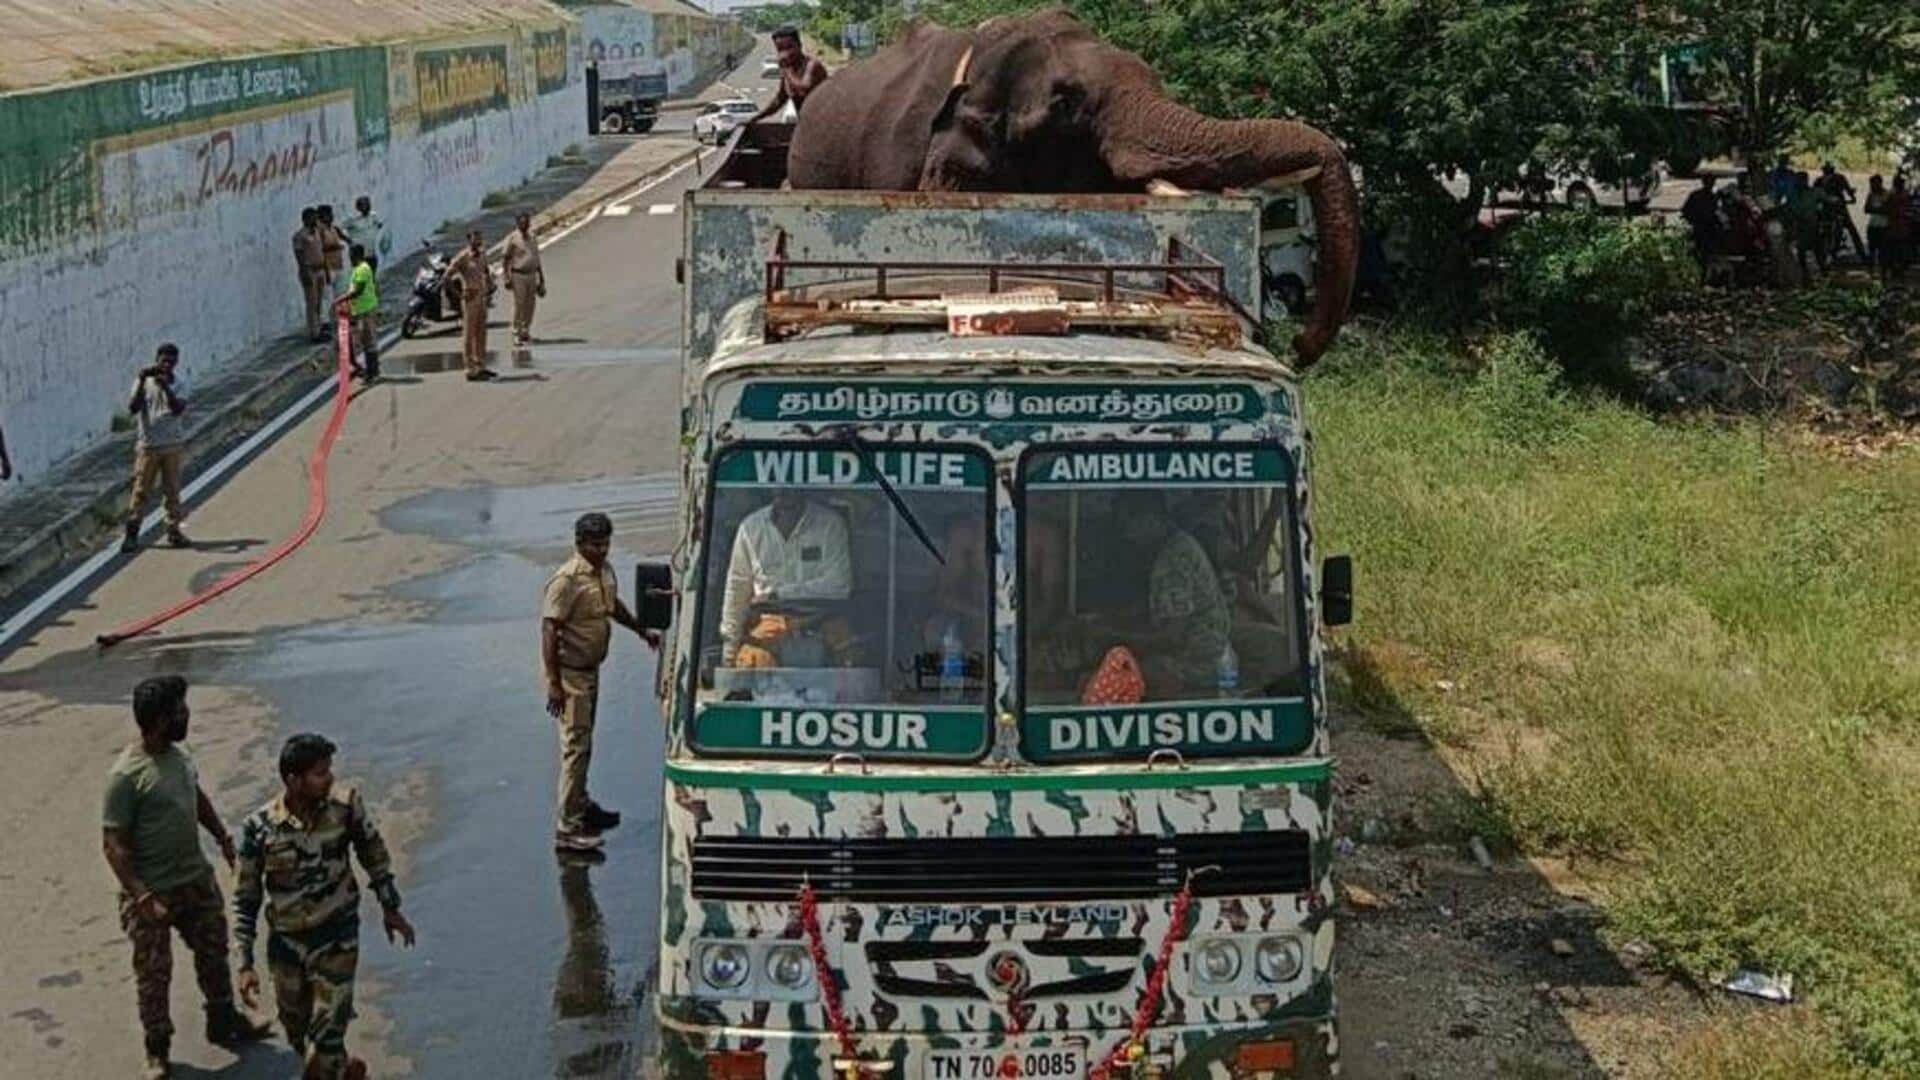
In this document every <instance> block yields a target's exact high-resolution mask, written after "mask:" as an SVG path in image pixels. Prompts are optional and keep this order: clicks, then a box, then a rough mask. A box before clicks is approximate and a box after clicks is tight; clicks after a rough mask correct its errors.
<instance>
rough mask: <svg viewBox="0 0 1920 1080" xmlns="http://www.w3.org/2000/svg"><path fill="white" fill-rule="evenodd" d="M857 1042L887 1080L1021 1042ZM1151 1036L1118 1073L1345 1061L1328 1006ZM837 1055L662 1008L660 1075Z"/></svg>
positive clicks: (1260, 1078)
mask: <svg viewBox="0 0 1920 1080" xmlns="http://www.w3.org/2000/svg"><path fill="white" fill-rule="evenodd" d="M1124 1037H1125V1033H1124V1032H1116V1033H1100V1034H1090V1033H1081V1032H1071V1031H1068V1032H1058V1031H1048V1032H1040V1033H1036V1034H1033V1035H1030V1036H1027V1037H1025V1038H1024V1039H1022V1040H1020V1042H1019V1047H1020V1048H1033V1049H1041V1048H1045V1047H1059V1046H1062V1045H1077V1046H1080V1047H1084V1048H1085V1051H1086V1060H1087V1067H1088V1069H1089V1070H1091V1069H1092V1067H1093V1066H1094V1065H1095V1064H1096V1063H1098V1062H1099V1061H1101V1060H1102V1059H1103V1058H1105V1056H1106V1055H1107V1053H1108V1052H1109V1051H1111V1050H1112V1049H1113V1048H1114V1046H1115V1045H1117V1044H1118V1043H1119V1042H1121V1040H1122V1039H1123V1038H1124ZM855 1042H856V1045H857V1046H858V1049H859V1051H860V1054H861V1057H862V1058H863V1059H865V1060H869V1061H880V1062H887V1063H890V1064H891V1066H892V1067H891V1069H889V1070H888V1071H886V1072H885V1073H882V1074H881V1075H883V1076H885V1077H886V1078H887V1080H940V1077H939V1076H938V1075H936V1073H935V1071H934V1069H933V1066H932V1064H931V1062H932V1058H933V1056H934V1055H933V1051H934V1050H936V1049H941V1050H952V1049H967V1050H982V1051H1006V1050H1013V1049H1015V1047H1013V1046H1009V1045H1008V1044H1007V1043H1005V1042H1004V1041H1003V1040H999V1039H996V1038H994V1037H992V1036H989V1035H972V1034H961V1035H925V1034H897V1035H883V1036H876V1035H874V1034H873V1033H871V1032H862V1033H859V1034H857V1035H856V1038H855ZM1146 1043H1147V1046H1146V1053H1145V1055H1144V1057H1143V1058H1142V1059H1141V1064H1140V1065H1139V1066H1138V1067H1137V1068H1136V1069H1135V1070H1134V1071H1133V1072H1131V1073H1129V1072H1127V1071H1126V1070H1116V1071H1115V1073H1114V1074H1113V1076H1114V1080H1145V1078H1149V1077H1153V1078H1160V1080H1203V1078H1205V1080H1214V1078H1219V1080H1279V1078H1282V1077H1285V1078H1288V1080H1293V1078H1301V1080H1307V1078H1317V1077H1329V1076H1337V1075H1339V1071H1340V1066H1339V1036H1338V1034H1337V1033H1336V1031H1335V1027H1334V1022H1333V1018H1332V1017H1331V1016H1324V1017H1317V1018H1315V1017H1308V1018H1301V1019H1289V1020H1282V1021H1275V1022H1273V1023H1255V1024H1207V1025H1196V1026H1192V1027H1171V1028H1156V1029H1153V1030H1151V1031H1149V1032H1148V1033H1147V1039H1146ZM840 1057H841V1054H840V1051H839V1047H838V1045H837V1043H836V1042H835V1040H834V1038H833V1036H832V1035H830V1034H822V1033H820V1032H812V1031H808V1032H796V1031H785V1030H768V1029H759V1028H736V1027H728V1028H719V1027H704V1026H698V1025H688V1024H684V1023H682V1022H679V1021H676V1020H673V1019H670V1018H668V1017H664V1016H663V1017H661V1018H660V1064H661V1073H660V1075H662V1076H663V1077H669V1078H671V1080H832V1078H834V1077H835V1076H837V1075H838V1074H836V1073H835V1072H834V1065H835V1062H836V1059H839V1058H840ZM1013 1075H1020V1074H1019V1073H1014V1074H1013Z"/></svg>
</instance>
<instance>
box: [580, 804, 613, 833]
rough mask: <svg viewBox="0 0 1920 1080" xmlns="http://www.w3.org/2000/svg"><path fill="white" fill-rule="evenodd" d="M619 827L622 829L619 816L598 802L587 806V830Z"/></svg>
mask: <svg viewBox="0 0 1920 1080" xmlns="http://www.w3.org/2000/svg"><path fill="white" fill-rule="evenodd" d="M619 827H620V815H619V814H617V813H615V812H614V811H612V810H609V809H607V808H606V807H604V806H601V805H600V804H599V803H597V802H589V803H588V804H587V828H589V829H594V830H600V829H617V828H619Z"/></svg>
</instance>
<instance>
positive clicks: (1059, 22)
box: [787, 10, 1359, 368]
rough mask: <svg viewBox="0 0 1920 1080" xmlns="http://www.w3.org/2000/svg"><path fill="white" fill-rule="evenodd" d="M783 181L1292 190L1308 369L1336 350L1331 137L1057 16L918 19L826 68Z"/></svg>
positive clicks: (1349, 287) (1349, 185)
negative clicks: (1211, 110) (1207, 102)
mask: <svg viewBox="0 0 1920 1080" xmlns="http://www.w3.org/2000/svg"><path fill="white" fill-rule="evenodd" d="M787 177H788V182H789V184H790V185H791V186H792V187H793V188H795V189H828V190H849V189H852V190H881V191H914V190H919V191H1009V192H1037V193H1059V192H1119V193H1128V192H1131V193H1139V192H1144V191H1148V190H1150V186H1151V189H1152V190H1164V188H1163V187H1162V186H1161V185H1173V186H1174V187H1177V188H1180V189H1190V190H1215V191H1217V190H1220V189H1223V188H1229V187H1253V186H1255V185H1258V184H1261V183H1263V182H1269V181H1275V180H1283V179H1284V180H1287V181H1290V182H1296V183H1300V184H1302V185H1303V186H1304V187H1305V189H1306V193H1307V197H1308V198H1309V199H1310V200H1311V201H1312V204H1313V213H1314V219H1315V223H1316V227H1317V230H1318V258H1317V264H1316V266H1315V268H1314V287H1315V291H1316V295H1315V297H1314V305H1313V311H1312V314H1311V316H1310V317H1309V319H1308V322H1307V324H1306V326H1305V327H1304V329H1303V330H1302V332H1301V333H1300V334H1299V335H1297V336H1296V337H1295V338H1294V340H1293V349H1294V352H1295V354H1296V355H1297V356H1298V358H1299V361H1300V364H1301V366H1302V367H1303V368H1304V367H1306V366H1308V365H1311V364H1312V363H1313V362H1314V361H1315V360H1317V359H1319V358H1320V356H1321V354H1322V353H1324V352H1326V350H1327V349H1328V348H1329V347H1330V346H1331V345H1332V344H1333V339H1334V336H1335V334H1336V333H1338V331H1339V328H1340V323H1341V321H1342V320H1343V319H1344V318H1345V316H1346V310H1347V301H1348V299H1349V297H1350V296H1351V294H1352V291H1353V279H1354V270H1355V267H1356V265H1357V263H1358V260H1359V235H1358V225H1359V196H1358V193H1357V192H1356V191H1355V188H1354V184H1353V176H1352V173H1351V171H1350V170H1349V169H1348V167H1347V161H1346V158H1345V156H1344V155H1343V154H1342V153H1341V151H1340V147H1339V145H1338V144H1337V143H1335V142H1334V140H1333V139H1332V138H1330V137H1329V136H1327V135H1326V134H1325V133H1323V132H1321V131H1318V130H1316V129H1314V128H1311V127H1308V126H1307V125H1305V124H1301V123H1297V122H1295V121H1291V120H1217V119H1214V118H1212V117H1208V116H1203V115H1201V114H1199V113H1197V112H1194V111H1193V110H1191V109H1188V108H1185V107H1183V106H1181V105H1179V104H1176V103H1175V102H1174V101H1173V100H1172V99H1170V98H1169V97H1167V95H1166V93H1165V91H1164V90H1163V89H1162V88H1161V85H1160V81H1159V79H1158V77H1157V76H1155V75H1154V73H1153V70H1152V69H1151V68H1150V67H1148V66H1147V64H1146V62H1145V61H1143V60H1141V59H1140V58H1139V57H1138V56H1136V55H1134V54H1133V53H1130V52H1127V51H1125V50H1123V49H1120V48H1118V47H1116V46H1113V45H1110V44H1108V43H1107V42H1105V41H1103V40H1101V39H1100V38H1099V37H1098V36H1096V35H1095V34H1094V33H1093V32H1092V31H1091V30H1089V29H1088V28H1087V27H1086V26H1085V25H1084V24H1082V23H1081V22H1080V21H1079V20H1077V19H1075V18H1074V17H1073V16H1072V15H1070V14H1068V13H1067V12H1065V11H1062V10H1049V11H1045V12H1041V13H1039V14H1035V15H1031V16H1024V17H1000V18H994V19H989V20H987V21H986V22H984V23H982V24H980V26H978V27H977V28H975V29H974V30H973V31H971V32H966V31H960V30H953V29H949V28H946V27H941V26H935V25H931V24H928V23H915V24H913V25H911V26H909V27H908V28H907V30H906V31H905V33H904V34H903V35H902V36H901V37H900V39H899V40H897V41H895V42H894V43H893V44H891V45H889V46H887V47H886V48H885V49H882V50H881V51H880V52H878V53H876V54H874V55H873V56H872V57H870V58H868V59H866V60H864V61H862V62H859V63H856V64H853V65H850V66H848V67H847V68H845V69H844V70H842V71H840V72H838V73H836V74H835V75H834V76H833V77H832V78H831V79H829V80H827V82H826V83H825V84H824V85H822V86H821V87H820V88H819V89H818V90H816V91H814V93H813V94H812V95H811V96H810V97H809V98H808V99H807V106H806V108H805V109H804V110H802V112H801V114H800V119H799V122H798V125H797V126H796V127H795V129H794V131H793V136H792V141H791V145H790V147H789V151H788V159H787Z"/></svg>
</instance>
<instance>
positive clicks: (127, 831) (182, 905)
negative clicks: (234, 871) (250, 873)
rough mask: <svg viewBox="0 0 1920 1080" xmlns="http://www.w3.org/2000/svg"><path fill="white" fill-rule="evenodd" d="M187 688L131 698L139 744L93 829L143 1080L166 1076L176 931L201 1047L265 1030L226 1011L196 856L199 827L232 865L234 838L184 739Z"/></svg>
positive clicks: (112, 777) (215, 895) (223, 926)
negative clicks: (127, 958)
mask: <svg viewBox="0 0 1920 1080" xmlns="http://www.w3.org/2000/svg"><path fill="white" fill-rule="evenodd" d="M191 715H192V714H191V712H190V711H189V710H188V709H187V681H186V680H185V679H183V678H181V677H180V676H178V675H162V676H156V677H154V678H151V679H146V680H144V681H142V682H141V683H140V685H138V686H136V687H134V689H133V718H134V721H135V723H137V724H139V726H140V741H138V742H136V743H133V744H132V745H130V746H128V747H127V748H126V749H125V750H123V751H121V753H120V757H119V759H118V760H116V761H115V762H114V763H113V768H112V769H111V770H110V771H109V772H108V773H107V796H106V805H105V810H104V812H103V813H102V814H101V825H102V826H103V827H104V830H105V836H104V840H103V846H104V848H105V851H106V856H107V865H108V866H109V867H112V869H113V876H114V877H115V878H117V879H119V882H120V925H121V927H122V928H123V929H124V930H125V931H126V933H127V938H128V939H129V940H130V941H132V942H133V982H134V988H135V993H136V995H137V996H138V998H139V1002H140V1027H141V1029H142V1030H143V1031H144V1032H145V1034H146V1046H147V1071H146V1076H147V1077H148V1078H149V1080H158V1078H164V1077H167V1076H170V1075H172V1073H171V1066H170V1065H169V1064H168V1052H169V1051H170V1049H171V1048H172V1043H173V1020H172V1018H171V1017H169V1016H168V1013H167V984H168V983H169V982H170V981H171V980H172V975H173V942H172V940H171V939H170V938H169V936H168V931H169V930H174V931H178V932H179V934H180V938H181V940H183V941H185V942H186V944H187V948H188V949H189V950H191V951H192V953H193V970H194V975H195V976H196V978H197V979H198V981H199V983H200V993H201V995H202V996H203V997H205V998H206V1003H207V1041H209V1042H212V1043H216V1044H219V1045H222V1046H235V1045H238V1044H241V1043H249V1042H257V1041H259V1040H260V1039H263V1038H265V1037H266V1035H267V1031H268V1029H267V1027H266V1026H265V1025H262V1024H256V1023H255V1022H254V1021H253V1020H251V1019H249V1018H248V1017H247V1015H246V1014H245V1013H242V1012H241V1011H240V1010H239V1009H237V1008H235V1007H234V1004H233V976H232V973H231V972H229V971H228V969H227V919H226V911H225V907H224V905H223V903H222V901H221V898H220V886H219V884H218V883H217V882H215V880H214V877H213V866H212V865H211V864H209V863H208V862H207V857H206V856H205V855H204V854H202V853H201V850H200V837H199V833H198V829H199V828H200V827H204V828H205V829H206V830H207V832H208V833H209V834H211V835H212V837H213V841H214V843H215V844H217V845H218V846H219V848H220V854H221V855H222V856H224V857H225V858H226V860H227V865H228V866H229V867H231V866H232V865H233V838H232V837H230V836H229V835H227V829H226V826H225V825H223V824H221V822H220V815H219V814H217V813H215V812H214V809H213V803H212V802H210V801H208V799H207V794H206V792H205V791H202V790H201V788H200V778H199V774H198V773H197V772H196V771H195V769H194V766H193V756H192V755H191V754H189V753H188V752H187V749H186V747H185V746H184V745H182V744H183V742H184V740H185V739H186V737H187V722H188V720H189V719H190V718H191Z"/></svg>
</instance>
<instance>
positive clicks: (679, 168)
mask: <svg viewBox="0 0 1920 1080" xmlns="http://www.w3.org/2000/svg"><path fill="white" fill-rule="evenodd" d="M693 162H694V159H693V158H688V159H687V160H686V161H683V162H681V163H680V164H678V165H675V166H674V167H673V168H671V169H668V170H667V171H666V172H663V173H661V174H660V175H659V176H657V177H655V178H654V179H653V180H652V181H651V182H650V183H646V184H642V185H641V186H639V187H637V188H635V189H633V190H632V191H629V192H627V193H626V194H625V195H622V196H620V197H619V198H617V199H614V200H613V201H611V202H609V203H608V204H607V209H609V210H611V209H613V208H614V207H616V206H630V205H632V204H633V200H635V199H637V198H639V197H640V196H642V195H645V194H646V193H647V192H649V191H652V190H653V189H654V188H657V187H659V186H660V185H661V184H664V183H666V182H667V181H668V180H670V179H672V178H673V177H675V176H678V175H680V174H681V173H682V172H685V171H686V169H687V167H688V166H690V165H692V164H693Z"/></svg>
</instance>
